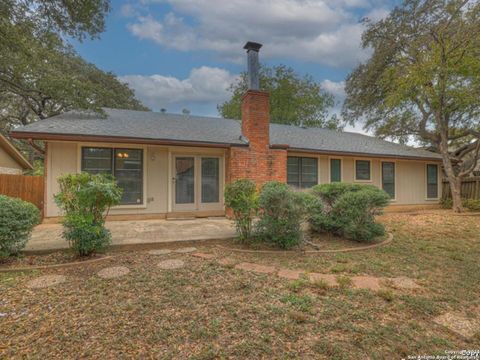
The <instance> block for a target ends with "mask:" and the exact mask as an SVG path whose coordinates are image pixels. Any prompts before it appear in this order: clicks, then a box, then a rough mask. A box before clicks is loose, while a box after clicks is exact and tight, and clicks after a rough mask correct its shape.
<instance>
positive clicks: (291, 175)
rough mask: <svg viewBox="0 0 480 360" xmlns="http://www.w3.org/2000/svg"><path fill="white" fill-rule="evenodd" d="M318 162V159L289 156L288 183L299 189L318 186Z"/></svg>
mask: <svg viewBox="0 0 480 360" xmlns="http://www.w3.org/2000/svg"><path fill="white" fill-rule="evenodd" d="M317 176H318V161H317V159H316V158H308V157H297V156H289V157H288V159H287V183H288V184H289V185H292V186H295V187H297V188H299V189H306V188H310V187H312V186H314V185H317V184H318V179H317Z"/></svg>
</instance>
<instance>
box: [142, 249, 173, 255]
mask: <svg viewBox="0 0 480 360" xmlns="http://www.w3.org/2000/svg"><path fill="white" fill-rule="evenodd" d="M171 252H172V250H170V249H156V250H150V251H149V252H148V253H149V254H150V255H167V254H170V253H171Z"/></svg>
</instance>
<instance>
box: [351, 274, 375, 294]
mask: <svg viewBox="0 0 480 360" xmlns="http://www.w3.org/2000/svg"><path fill="white" fill-rule="evenodd" d="M352 284H353V287H355V288H357V289H367V290H372V291H378V290H380V288H381V286H380V279H379V278H376V277H373V276H354V277H353V278H352Z"/></svg>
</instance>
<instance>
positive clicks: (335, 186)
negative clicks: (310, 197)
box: [312, 182, 365, 208]
mask: <svg viewBox="0 0 480 360" xmlns="http://www.w3.org/2000/svg"><path fill="white" fill-rule="evenodd" d="M364 187H365V185H360V184H350V183H340V182H334V183H331V184H323V185H316V186H314V187H313V188H312V193H313V194H314V195H315V196H317V197H318V198H320V199H321V201H322V202H323V203H324V204H325V206H326V207H330V208H331V207H332V206H333V204H334V203H335V202H336V201H337V200H338V198H339V197H340V196H342V195H343V194H345V193H347V192H356V191H360V190H362V189H363V188H364Z"/></svg>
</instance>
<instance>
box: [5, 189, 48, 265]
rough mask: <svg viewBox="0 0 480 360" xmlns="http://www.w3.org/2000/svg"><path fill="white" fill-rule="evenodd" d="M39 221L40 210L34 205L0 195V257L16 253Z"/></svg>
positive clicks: (25, 242)
mask: <svg viewBox="0 0 480 360" xmlns="http://www.w3.org/2000/svg"><path fill="white" fill-rule="evenodd" d="M39 222H40V211H39V210H38V209H37V208H36V207H35V205H33V204H31V203H29V202H26V201H23V200H21V199H17V198H11V197H8V196H5V195H0V258H1V257H6V256H11V255H16V254H18V252H20V250H22V249H23V248H24V247H25V245H26V244H27V242H28V239H29V238H30V234H31V233H32V230H33V227H34V226H35V225H37V224H38V223H39Z"/></svg>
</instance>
